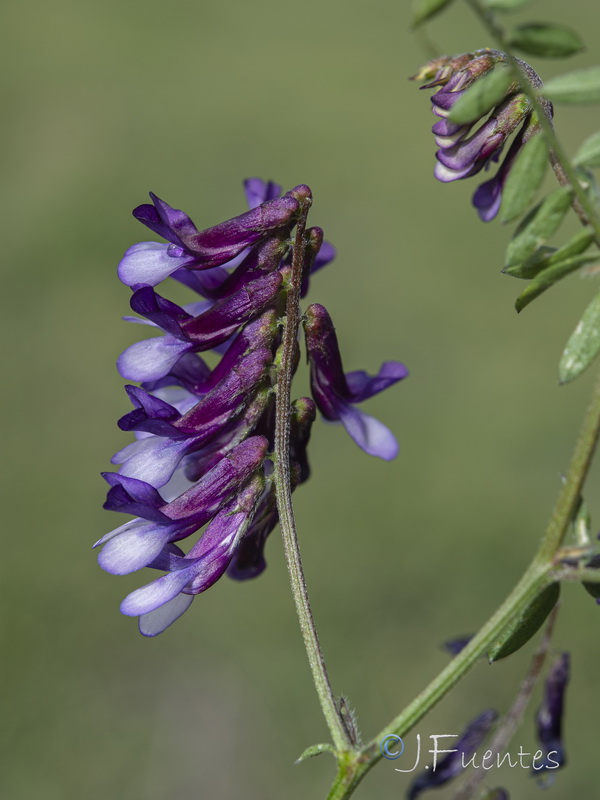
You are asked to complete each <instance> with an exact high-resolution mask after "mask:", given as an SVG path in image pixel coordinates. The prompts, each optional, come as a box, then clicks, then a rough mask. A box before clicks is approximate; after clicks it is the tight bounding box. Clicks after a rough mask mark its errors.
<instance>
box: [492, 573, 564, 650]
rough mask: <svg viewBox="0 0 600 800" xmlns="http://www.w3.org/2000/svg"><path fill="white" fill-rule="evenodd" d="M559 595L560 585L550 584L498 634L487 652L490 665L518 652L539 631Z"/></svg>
mask: <svg viewBox="0 0 600 800" xmlns="http://www.w3.org/2000/svg"><path fill="white" fill-rule="evenodd" d="M559 595H560V585H559V584H558V583H551V584H550V585H549V586H546V588H545V589H543V590H542V591H541V592H540V594H538V595H537V597H535V598H534V600H533V601H532V602H531V603H530V604H529V605H528V606H527V608H525V609H524V610H523V611H522V612H521V613H520V614H519V615H518V616H517V617H516V618H515V619H514V620H513V621H512V622H511V623H510V624H509V626H508V627H507V628H506V629H505V630H504V631H503V632H502V633H501V634H500V636H499V637H498V638H497V639H496V641H495V642H494V643H493V644H492V646H491V647H490V649H489V650H488V659H489V662H490V664H491V663H493V662H494V661H498V660H499V659H500V658H506V656H509V655H510V654H511V653H515V652H516V651H517V650H520V649H521V647H523V645H524V644H526V643H527V642H528V641H529V640H530V639H531V637H532V636H533V635H534V634H535V633H537V632H538V631H539V629H540V628H541V627H542V625H543V624H544V622H545V620H546V618H547V616H548V614H549V613H550V612H551V611H552V609H553V608H554V606H555V605H556V603H557V602H558V597H559Z"/></svg>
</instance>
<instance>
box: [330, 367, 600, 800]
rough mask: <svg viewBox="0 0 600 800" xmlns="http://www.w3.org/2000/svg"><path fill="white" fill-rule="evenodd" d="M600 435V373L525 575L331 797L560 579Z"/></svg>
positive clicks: (346, 771)
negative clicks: (563, 550) (561, 555)
mask: <svg viewBox="0 0 600 800" xmlns="http://www.w3.org/2000/svg"><path fill="white" fill-rule="evenodd" d="M599 434H600V376H598V379H597V381H596V383H595V385H594V389H593V394H592V399H591V402H590V404H589V406H588V409H587V411H586V415H585V418H584V420H583V424H582V427H581V431H580V434H579V436H578V438H577V442H576V444H575V449H574V452H573V457H572V459H571V464H570V467H569V472H568V474H567V477H566V479H565V481H564V483H563V484H562V486H561V490H560V492H559V494H558V497H557V500H556V503H555V507H554V510H553V512H552V515H551V517H550V522H549V524H548V527H547V529H546V532H545V534H544V536H543V537H542V540H541V542H540V545H539V548H538V551H537V553H536V554H535V556H534V558H533V560H532V562H531V564H530V565H529V567H528V568H527V570H526V572H525V574H524V575H523V577H522V578H521V580H520V581H519V583H518V584H517V585H516V586H515V588H514V589H513V591H512V592H511V593H510V595H509V596H508V597H507V598H506V600H505V601H504V602H503V603H502V605H501V606H500V607H499V608H498V610H497V611H496V612H495V613H494V614H493V615H492V616H491V617H490V619H489V620H488V621H487V622H486V623H485V625H484V626H483V627H482V628H481V630H480V631H479V633H477V635H476V636H475V637H474V638H473V639H471V641H470V642H469V644H468V645H467V646H466V647H465V648H464V649H463V650H461V652H460V653H459V654H458V655H457V656H456V657H455V658H454V659H453V660H452V661H451V662H450V663H449V664H448V666H447V667H446V668H445V669H444V670H442V672H440V674H439V675H438V676H437V677H436V678H434V680H433V681H432V682H431V683H430V684H429V686H427V688H426V689H424V691H423V692H421V694H420V695H418V696H417V697H416V698H415V699H414V700H413V701H412V702H411V703H410V704H409V705H408V706H407V707H406V708H405V709H404V710H403V711H402V712H401V713H400V714H399V715H398V716H397V717H395V719H393V720H392V722H390V723H389V725H386V727H385V728H383V730H382V731H380V732H379V733H378V734H377V736H375V738H374V739H373V740H372V741H371V742H370V743H369V744H368V745H367V746H366V747H365V748H364V749H363V750H362V752H361V753H359V754H357V755H356V756H355V757H354V759H353V760H348V761H347V762H346V764H345V765H344V767H343V768H342V766H341V765H340V767H339V769H338V774H337V776H336V779H335V782H334V784H333V786H332V787H331V790H330V793H329V796H328V800H347V798H349V797H350V796H351V795H352V793H353V791H354V789H355V788H356V787H357V786H358V784H359V783H360V781H361V780H362V779H363V778H364V776H365V775H366V774H367V772H368V771H369V770H370V769H372V767H374V766H375V764H376V763H377V762H378V761H380V760H381V759H382V758H383V755H382V753H381V751H380V743H381V741H382V739H384V738H385V737H386V736H388V735H390V734H395V735H397V736H401V737H402V736H405V735H406V734H407V733H408V732H409V731H410V730H411V729H412V728H413V727H414V726H415V725H416V724H417V723H418V722H420V720H422V719H423V717H424V716H425V715H426V714H427V713H428V712H429V711H430V710H431V709H432V708H433V706H434V705H435V704H436V703H437V702H438V701H439V700H441V699H442V697H444V695H445V694H447V692H448V691H450V689H451V688H452V687H453V686H454V685H455V684H456V683H458V681H459V680H460V679H461V678H462V677H463V676H464V675H466V673H467V672H468V671H469V670H470V669H471V667H472V666H473V665H474V664H475V663H476V662H477V661H478V660H479V658H480V657H481V656H482V655H483V654H484V653H485V652H486V651H487V650H488V648H489V647H490V645H491V644H492V642H494V641H495V639H496V638H497V637H498V636H499V635H500V634H501V633H502V631H503V630H504V629H505V628H506V627H507V625H508V624H509V623H510V622H511V620H512V619H513V618H514V617H515V616H516V615H517V614H519V613H520V612H521V611H523V610H524V609H525V608H527V606H528V605H529V604H530V603H531V601H532V600H533V599H534V598H535V597H536V595H537V594H539V592H540V591H541V590H542V589H543V588H544V586H546V585H547V584H548V583H550V582H552V580H554V579H555V578H556V575H555V574H553V570H554V568H555V565H554V563H553V559H554V556H555V554H556V552H557V550H558V548H559V547H560V546H561V544H562V541H563V539H564V536H565V534H566V531H567V530H568V527H569V524H570V522H571V520H572V519H573V514H574V512H575V511H576V509H577V507H578V504H579V497H580V494H581V489H582V487H583V483H584V481H585V478H586V476H587V473H588V471H589V468H590V465H591V463H592V458H593V455H594V451H595V449H596V445H597V442H598V436H599ZM579 574H581V572H580V573H579Z"/></svg>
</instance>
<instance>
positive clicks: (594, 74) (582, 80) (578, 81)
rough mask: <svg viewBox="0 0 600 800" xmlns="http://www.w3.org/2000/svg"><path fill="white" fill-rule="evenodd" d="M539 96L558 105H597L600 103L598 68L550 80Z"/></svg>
mask: <svg viewBox="0 0 600 800" xmlns="http://www.w3.org/2000/svg"><path fill="white" fill-rule="evenodd" d="M539 94H543V95H544V97H547V98H548V99H549V100H555V101H556V102H558V103H597V102H599V101H600V67H588V68H587V69H578V70H576V71H575V72H567V73H566V74H565V75H558V76H557V77H556V78H550V80H549V81H548V83H546V85H545V86H544V87H543V88H541V89H539Z"/></svg>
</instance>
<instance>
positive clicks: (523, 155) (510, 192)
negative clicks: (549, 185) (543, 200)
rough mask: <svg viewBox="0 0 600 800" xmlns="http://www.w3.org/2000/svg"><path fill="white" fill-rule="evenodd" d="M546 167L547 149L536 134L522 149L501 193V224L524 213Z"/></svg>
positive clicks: (539, 184) (542, 177) (538, 186)
mask: <svg viewBox="0 0 600 800" xmlns="http://www.w3.org/2000/svg"><path fill="white" fill-rule="evenodd" d="M547 166H548V148H547V147H546V141H545V139H544V137H543V136H541V135H540V134H539V133H538V134H537V135H535V136H533V137H532V138H531V139H530V140H529V141H528V142H527V144H526V145H525V146H524V147H523V149H522V150H521V152H520V153H519V155H518V156H517V158H516V159H515V163H514V164H513V166H512V167H511V170H510V173H509V176H508V180H507V181H506V186H505V187H504V191H503V193H502V211H501V217H500V219H501V221H502V222H510V221H511V220H513V219H516V218H517V217H520V216H521V214H523V213H524V211H525V210H526V209H527V208H528V206H529V205H530V203H531V202H532V200H533V198H534V197H535V193H536V192H537V190H538V189H539V188H540V186H541V184H542V181H543V180H544V175H545V173H546V167H547Z"/></svg>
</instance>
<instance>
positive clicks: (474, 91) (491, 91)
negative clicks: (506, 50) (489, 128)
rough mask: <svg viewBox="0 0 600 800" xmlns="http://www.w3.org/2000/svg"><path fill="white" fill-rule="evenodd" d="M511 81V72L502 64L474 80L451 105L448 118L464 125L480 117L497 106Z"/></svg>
mask: <svg viewBox="0 0 600 800" xmlns="http://www.w3.org/2000/svg"><path fill="white" fill-rule="evenodd" d="M512 83H513V74H512V72H511V70H510V69H509V68H508V67H507V66H505V65H504V64H500V65H498V66H496V67H494V69H493V70H492V71H491V72H488V73H487V74H485V75H483V76H482V77H481V78H479V79H478V80H476V81H475V83H473V84H472V85H471V86H469V88H468V89H467V90H466V91H465V93H464V94H463V95H462V97H459V98H458V100H457V101H456V103H455V104H454V105H453V106H452V108H451V110H450V113H449V114H448V119H449V120H450V122H456V123H458V124H459V125H466V124H468V123H470V122H475V120H478V119H480V118H481V117H483V116H484V114H487V112H488V111H491V109H492V108H494V106H497V105H498V103H500V102H501V101H502V100H503V99H504V97H505V96H506V93H507V91H508V89H509V87H510V85H511V84H512Z"/></svg>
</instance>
